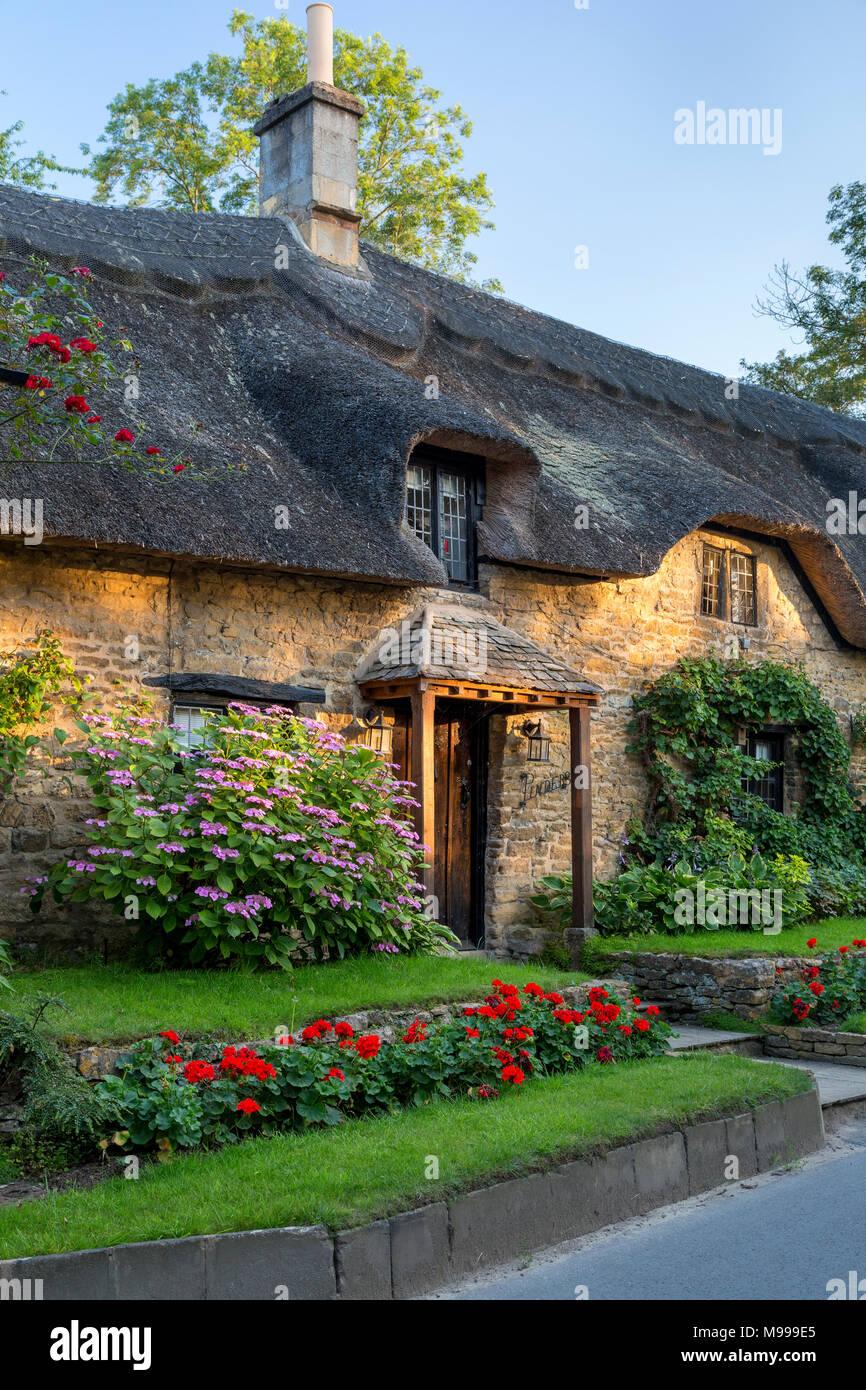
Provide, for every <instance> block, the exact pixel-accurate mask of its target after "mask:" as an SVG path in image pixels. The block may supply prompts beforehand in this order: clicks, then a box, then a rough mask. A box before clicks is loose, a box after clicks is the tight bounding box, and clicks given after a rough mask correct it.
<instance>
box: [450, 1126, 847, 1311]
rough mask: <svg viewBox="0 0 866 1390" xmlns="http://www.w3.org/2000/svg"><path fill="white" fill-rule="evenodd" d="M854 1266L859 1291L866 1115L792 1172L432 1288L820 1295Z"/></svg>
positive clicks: (638, 1295)
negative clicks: (521, 1262)
mask: <svg viewBox="0 0 866 1390" xmlns="http://www.w3.org/2000/svg"><path fill="white" fill-rule="evenodd" d="M852 1270H855V1271H857V1279H858V1280H860V1279H862V1280H863V1287H862V1289H861V1290H860V1298H861V1299H866V1121H860V1122H858V1123H857V1124H852V1125H850V1126H848V1127H847V1128H846V1129H845V1130H844V1131H841V1132H840V1134H839V1135H838V1136H836V1137H835V1138H833V1139H832V1140H831V1146H830V1148H829V1149H825V1150H824V1151H823V1152H822V1153H821V1154H820V1155H817V1156H813V1157H812V1158H810V1159H808V1160H806V1161H805V1162H803V1163H801V1164H800V1165H799V1166H798V1167H797V1168H795V1169H793V1170H789V1171H784V1172H781V1173H778V1174H765V1175H762V1176H761V1177H760V1178H756V1179H751V1180H750V1181H749V1182H747V1183H744V1184H740V1183H737V1184H732V1185H731V1186H730V1187H728V1188H725V1189H724V1190H722V1191H719V1190H717V1191H716V1192H714V1193H710V1194H705V1195H704V1196H702V1197H696V1198H693V1199H691V1200H690V1201H688V1202H683V1203H680V1204H678V1205H676V1206H671V1207H666V1208H664V1209H663V1211H661V1212H656V1213H652V1214H651V1215H650V1216H648V1217H642V1218H638V1219H636V1220H634V1221H629V1222H625V1223H624V1224H623V1225H621V1226H614V1227H609V1228H608V1229H607V1231H605V1232H603V1233H599V1234H598V1235H595V1236H589V1237H586V1238H584V1239H583V1240H582V1241H579V1242H573V1243H572V1244H571V1245H569V1246H561V1247H559V1248H558V1249H557V1250H551V1251H544V1252H541V1254H536V1255H534V1256H533V1257H532V1258H531V1262H529V1261H528V1262H527V1267H526V1268H523V1269H520V1268H517V1267H516V1266H509V1267H508V1269H503V1270H499V1271H494V1272H493V1273H492V1274H490V1275H486V1276H482V1277H481V1278H479V1279H477V1280H473V1281H472V1282H471V1283H467V1284H464V1285H461V1286H455V1287H453V1288H449V1289H443V1290H441V1291H440V1292H438V1293H437V1294H434V1295H433V1297H434V1298H444V1299H459V1300H476V1301H477V1300H495V1299H506V1300H509V1299H517V1300H553V1301H566V1300H567V1301H569V1302H570V1301H573V1300H574V1299H575V1297H577V1296H580V1297H583V1298H586V1297H588V1299H589V1300H590V1301H593V1300H596V1301H598V1300H605V1299H632V1300H645V1299H649V1300H652V1299H657V1300H679V1299H706V1300H710V1301H713V1300H725V1299H756V1300H765V1299H788V1300H790V1299H804V1300H808V1301H812V1300H821V1301H826V1300H827V1299H828V1297H829V1294H828V1291H827V1283H828V1281H829V1280H831V1279H843V1280H844V1281H845V1283H846V1285H848V1284H849V1282H850V1281H849V1272H850V1271H852ZM579 1288H580V1289H585V1290H586V1292H585V1293H581V1294H580V1295H578V1294H577V1293H576V1291H577V1290H578V1289H579ZM849 1297H850V1294H849Z"/></svg>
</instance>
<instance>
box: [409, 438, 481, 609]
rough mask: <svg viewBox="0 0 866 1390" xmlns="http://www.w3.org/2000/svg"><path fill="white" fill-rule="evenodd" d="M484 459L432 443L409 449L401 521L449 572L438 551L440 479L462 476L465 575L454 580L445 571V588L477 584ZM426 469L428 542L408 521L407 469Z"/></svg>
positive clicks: (458, 587) (467, 586)
mask: <svg viewBox="0 0 866 1390" xmlns="http://www.w3.org/2000/svg"><path fill="white" fill-rule="evenodd" d="M484 465H485V460H484V459H483V457H481V456H480V455H477V454H461V453H454V452H452V451H451V450H449V449H438V448H436V447H434V446H433V445H420V446H419V447H418V448H417V449H414V450H413V451H412V454H411V456H410V458H409V461H408V463H407V465H406V471H405V480H404V485H403V520H404V521H405V522H406V524H407V525H408V526H409V528H410V530H411V531H412V534H413V536H415V538H416V539H417V540H419V541H421V544H422V545H426V546H427V547H428V549H429V550H430V551H432V553H433V554H434V555H435V556H436V559H437V560H438V561H439V563H440V565H442V567H443V569H445V572H446V574H448V564H447V560H446V559H445V558H444V557H443V556H442V554H441V553H440V549H441V539H442V538H441V534H440V500H441V493H440V486H441V484H440V479H441V477H442V475H443V474H449V473H450V474H452V475H456V476H458V477H461V478H463V479H464V481H465V483H466V578H465V579H455V578H453V577H452V576H451V575H450V574H448V581H447V583H448V588H456V589H474V588H476V587H477V585H478V539H477V526H478V522H479V521H480V519H481V513H482V509H483V507H484V502H485V486H486V483H485V472H484ZM415 467H418V468H426V469H429V472H430V542H429V544H428V542H427V541H426V540H425V539H424V538H423V537H422V536H420V535H419V534H418V532H417V531H416V530H415V528H414V526H412V525H411V523H410V522H409V516H408V512H409V469H410V468H415Z"/></svg>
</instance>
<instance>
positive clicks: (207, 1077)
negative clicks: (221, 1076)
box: [183, 1062, 215, 1086]
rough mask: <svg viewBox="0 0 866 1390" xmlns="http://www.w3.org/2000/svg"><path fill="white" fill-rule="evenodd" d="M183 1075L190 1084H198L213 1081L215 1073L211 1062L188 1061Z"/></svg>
mask: <svg viewBox="0 0 866 1390" xmlns="http://www.w3.org/2000/svg"><path fill="white" fill-rule="evenodd" d="M183 1075H184V1080H185V1081H188V1082H189V1083H190V1085H192V1086H198V1085H200V1084H201V1082H203V1081H213V1079H214V1075H215V1073H214V1069H213V1067H212V1066H211V1064H210V1062H187V1064H186V1066H185V1067H184V1069H183Z"/></svg>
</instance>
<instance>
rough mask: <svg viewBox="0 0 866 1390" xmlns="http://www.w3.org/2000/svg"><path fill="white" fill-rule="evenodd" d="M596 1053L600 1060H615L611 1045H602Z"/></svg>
mask: <svg viewBox="0 0 866 1390" xmlns="http://www.w3.org/2000/svg"><path fill="white" fill-rule="evenodd" d="M595 1055H596V1057H597V1058H598V1060H599V1061H600V1062H612V1061H613V1053H612V1052H611V1050H610V1048H609V1047H600V1048H599V1049H598V1052H597V1053H596V1054H595Z"/></svg>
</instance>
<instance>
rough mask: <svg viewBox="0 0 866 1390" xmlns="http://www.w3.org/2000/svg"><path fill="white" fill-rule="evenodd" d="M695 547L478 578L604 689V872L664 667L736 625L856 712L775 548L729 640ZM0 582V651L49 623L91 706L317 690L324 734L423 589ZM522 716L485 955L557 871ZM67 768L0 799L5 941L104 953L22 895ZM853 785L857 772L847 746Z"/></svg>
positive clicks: (61, 551)
mask: <svg viewBox="0 0 866 1390" xmlns="http://www.w3.org/2000/svg"><path fill="white" fill-rule="evenodd" d="M706 538H707V539H712V543H713V544H715V545H722V546H727V545H729V544H730V545H731V546H736V545H738V544H739V542H737V541H734V540H732V541H730V542H728V541H727V540H725V539H722V538H720V537H719V536H717V535H713V536H712V537H706ZM703 539H704V537H703V536H702V533H700V532H696V533H694V534H692V535H690V536H688V537H686V538H685V539H684V540H683V541H681V542H680V543H679V544H678V545H676V546H674V547H673V549H672V550H671V551H670V552H669V553H668V554H667V556H666V557H665V559H664V561H663V562H662V565H661V567H660V569H659V571H658V573H657V574H655V575H653V576H651V577H649V578H647V579H620V580H611V581H598V582H590V581H587V580H583V581H577V580H575V579H574V578H573V577H569V576H563V577H562V578H561V579H559V578H556V577H555V576H552V575H550V574H543V573H541V572H536V571H529V570H520V569H517V568H516V567H506V566H498V565H483V566H482V568H481V576H480V595H481V597H480V598H478V599H476V600H474V601H475V602H480V603H482V604H486V605H487V606H488V608H489V611H490V613H491V614H492V615H493V616H495V617H497V618H499V619H500V621H502V622H504V623H506V624H507V625H508V626H510V627H512V628H513V629H515V630H516V631H518V632H520V633H521V634H523V635H525V636H526V637H528V638H530V639H531V640H533V641H534V642H536V643H538V644H539V645H540V646H543V647H545V648H547V649H548V650H550V651H553V652H555V653H556V654H557V655H558V656H559V657H560V658H561V659H563V660H565V661H567V662H568V663H569V664H570V665H572V666H574V667H576V668H578V669H579V670H581V671H582V672H584V673H585V675H586V676H587V677H589V678H590V679H591V680H594V681H595V682H597V683H598V684H599V685H600V686H601V687H602V688H603V691H604V694H603V695H602V699H601V703H600V705H599V707H598V709H597V710H595V711H594V712H593V719H592V741H593V750H592V752H593V816H594V856H595V869H596V872H597V874H599V875H600V876H610V875H611V874H612V873H613V872H614V871H615V869H616V865H617V855H618V840H619V837H620V835H621V833H622V830H623V827H624V826H625V824H626V822H627V820H628V819H629V817H630V816H631V815H632V814H635V813H638V814H639V813H640V812H641V810H642V807H643V804H644V799H645V795H646V785H645V779H644V774H643V769H642V767H641V765H640V763H639V761H638V760H637V759H636V758H635V757H634V756H632V755H629V754H627V753H626V751H625V750H626V744H627V742H628V737H627V733H626V729H627V725H628V722H629V719H630V716H631V702H632V698H633V696H634V695H635V694H637V693H639V692H640V691H642V690H643V689H644V687H645V685H646V683H647V682H649V681H651V680H653V679H655V678H656V677H658V676H659V675H661V674H662V673H663V672H664V671H666V670H668V669H669V668H670V667H671V666H672V665H673V663H674V662H675V661H676V660H677V659H678V658H679V657H681V656H699V655H702V654H705V653H706V652H708V651H711V652H716V653H717V654H719V655H721V654H722V653H723V651H724V644H725V639H726V638H728V637H729V636H730V635H731V634H732V633H734V632H739V633H740V634H741V635H742V634H743V633H744V631H745V632H747V633H748V636H749V638H750V649H749V652H748V654H747V655H748V656H749V657H750V658H751V659H754V660H756V661H757V660H760V659H761V658H763V657H767V656H771V657H774V658H775V659H781V660H801V661H803V662H804V664H805V666H806V670H807V672H808V674H809V675H810V677H811V678H812V679H813V680H814V681H816V683H817V684H818V685H819V686H820V687H821V689H822V690H823V691H824V693H825V695H826V696H827V698H828V699H829V700H830V702H831V704H832V705H833V706H834V708H835V709H836V711H837V713H838V716H839V719H840V724H841V727H842V728H843V731H845V732H846V733H847V731H848V716H849V714H851V713H852V712H853V711H854V710H856V709H858V708H859V706H860V705H861V703H862V702H863V698H864V692H866V653H863V652H860V651H856V650H853V649H840V648H838V647H837V646H836V644H835V643H834V640H833V638H832V637H831V635H830V633H829V632H828V630H827V628H826V627H825V626H824V624H823V622H822V620H821V618H820V617H819V615H818V613H817V612H816V610H815V608H814V607H813V605H812V603H811V601H810V599H809V598H808V596H807V594H806V592H805V590H804V589H803V588H802V586H801V584H800V581H799V579H798V578H797V577H796V575H795V574H794V572H793V570H792V569H791V567H790V566H789V564H788V562H787V560H786V559H785V557H784V555H783V553H782V552H781V551H780V550H778V549H777V548H775V547H774V546H772V545H770V544H764V543H759V542H757V541H756V542H754V543H752V542H750V543H749V547H748V548H749V549H750V550H751V551H752V552H753V553H754V554H755V556H756V557H757V562H758V563H757V574H758V595H757V597H758V613H759V625H758V626H757V627H756V628H750V629H745V630H744V629H742V628H739V629H735V628H734V627H732V625H730V624H728V623H725V622H722V621H720V620H717V619H714V618H706V617H702V616H701V615H700V613H699V597H700V563H701V545H702V540H703ZM0 582H2V586H3V588H2V592H3V595H4V600H5V602H4V604H3V607H2V611H0V647H2V648H3V649H4V650H15V649H17V648H19V647H20V646H21V644H22V643H23V642H24V641H25V640H26V639H27V638H29V637H32V636H33V635H34V634H35V632H36V631H37V630H38V629H39V628H45V627H47V628H51V629H52V630H53V631H54V632H55V633H56V634H57V636H58V637H59V638H60V640H61V642H62V643H63V646H64V648H65V650H66V651H67V653H68V654H69V656H70V657H71V658H72V659H73V661H74V662H75V665H76V667H77V669H78V671H79V672H80V673H81V674H82V675H88V676H90V678H91V686H90V689H91V691H92V692H93V694H95V695H97V696H99V697H101V698H102V699H103V700H104V701H105V702H106V703H110V702H111V701H112V700H113V699H114V698H115V697H116V696H117V694H119V693H120V692H121V691H122V690H123V689H125V688H133V689H138V688H139V685H140V682H141V680H142V679H143V678H144V677H145V676H151V675H158V674H162V673H165V672H167V671H173V672H183V671H185V670H186V671H202V670H212V671H221V672H224V673H226V674H232V675H238V676H245V677H249V678H252V679H260V680H265V681H292V682H294V683H297V684H307V685H315V686H324V687H325V689H326V691H327V701H326V704H325V705H324V707H322V706H315V707H314V706H310V707H304V706H302V707H301V709H300V713H302V714H306V715H310V716H315V717H317V718H323V719H325V720H327V722H328V723H329V724H330V725H332V726H333V727H335V728H345V727H346V726H347V725H349V724H350V723H351V722H352V718H353V715H354V714H356V713H359V712H360V711H361V710H362V709H363V707H364V705H365V702H364V700H363V697H362V696H361V694H360V692H359V690H358V689H357V687H356V686H355V684H354V681H353V671H354V669H355V667H356V665H357V663H358V661H359V660H360V659H361V657H362V656H363V655H364V654H365V653H366V652H367V651H368V650H369V647H370V645H371V643H372V642H373V641H374V640H375V637H376V634H377V633H378V632H379V631H380V630H381V628H383V627H385V626H388V625H392V624H393V625H396V624H399V622H400V621H401V619H402V618H403V617H405V615H406V612H407V611H408V610H409V609H410V608H412V607H415V606H417V604H419V603H420V602H422V601H423V600H424V599H426V598H431V597H435V596H436V593H437V591H436V590H419V589H417V588H414V589H407V588H405V587H401V586H395V585H384V584H376V583H360V582H357V581H351V582H350V581H346V580H338V579H322V578H314V577H310V576H303V575H295V574H288V573H270V572H268V573H265V572H254V571H249V570H241V569H221V568H219V567H217V566H213V565H206V564H190V563H187V562H185V561H182V560H179V559H178V560H175V561H172V560H170V559H160V558H141V557H137V556H132V555H122V554H120V553H119V552H118V553H111V552H107V551H103V550H95V549H94V550H84V549H81V550H74V549H65V548H60V547H56V548H55V547H50V546H47V545H44V546H41V547H30V548H29V549H28V550H27V551H26V552H25V551H24V549H23V546H22V545H21V544H20V542H19V541H17V540H16V541H15V543H12V542H9V543H4V544H3V545H2V546H0ZM449 598H451V599H452V600H453V598H454V594H453V592H451V593H449ZM130 639H132V642H131V640H130ZM130 652H134V653H135V655H134V657H133V656H130V655H129V653H130ZM154 698H155V710H156V712H157V713H161V714H164V715H165V717H166V718H167V717H168V713H169V707H168V701H167V700H166V699H165V697H164V696H163V694H162V693H160V692H157V693H156V695H155V697H154ZM524 719H525V716H517V717H512V718H509V717H507V716H506V715H504V714H494V715H493V716H492V717H491V721H490V766H489V779H488V842H487V853H486V866H485V868H486V930H487V945H488V947H489V948H492V949H494V950H496V951H497V952H499V953H501V954H503V955H514V956H518V957H523V958H525V957H527V956H531V955H533V954H535V953H536V952H537V951H538V950H540V949H541V947H542V946H543V944H544V942H545V940H546V939H547V938H546V934H545V931H544V929H543V927H542V926H541V924H540V923H539V921H538V919H537V917H536V915H535V913H534V910H533V909H532V907H531V906H530V905H529V902H528V899H529V896H530V894H531V893H532V892H533V891H534V883H535V881H536V880H537V879H538V878H539V877H541V876H542V875H544V874H548V873H556V872H563V871H567V870H568V868H569V867H570V857H569V855H570V839H569V819H568V791H567V789H566V788H565V787H562V788H554V789H553V790H551V791H549V792H548V793H547V794H546V795H544V796H542V797H535V798H530V799H529V800H528V801H527V804H526V805H521V802H522V800H523V796H524V785H523V782H522V781H521V775H522V774H524V773H526V772H527V770H532V769H531V768H530V767H528V765H527V762H526V739H525V737H524V736H523V735H522V733H521V726H522V724H523V722H524ZM55 722H62V721H55ZM67 723H68V721H67ZM544 723H545V726H546V730H547V733H548V734H549V735H550V737H551V762H550V764H549V765H545V767H544V769H543V774H544V776H545V777H550V778H556V777H557V776H558V775H559V774H561V773H564V772H566V771H567V766H568V762H567V760H568V743H567V717H566V716H565V715H561V714H552V715H545V716H544ZM70 727H71V725H70ZM70 746H71V741H70V744H68V745H67V748H68V747H70ZM535 770H536V771H537V769H535ZM68 771H69V762H68V759H66V760H65V761H61V762H59V763H58V764H57V765H56V766H54V767H51V768H39V767H37V768H34V769H33V771H32V773H31V775H29V776H28V778H27V780H26V782H25V783H24V784H23V785H21V786H19V787H18V788H16V790H15V791H14V792H13V794H12V795H11V796H10V797H7V798H6V799H5V801H3V802H2V804H0V933H2V935H4V936H7V937H13V938H15V939H16V940H18V941H19V942H20V943H24V944H26V943H32V944H36V945H40V946H42V945H45V946H51V947H55V948H56V947H60V948H67V947H69V946H79V947H80V946H84V947H85V948H88V947H91V948H99V949H101V948H102V946H103V943H104V942H105V941H106V940H107V941H108V949H109V950H113V949H115V948H116V947H117V946H118V945H119V944H120V942H121V941H122V940H123V938H124V937H125V936H126V935H127V934H128V932H129V928H128V926H127V925H126V924H125V923H123V922H122V921H121V920H119V919H117V918H116V917H114V916H113V915H111V914H108V913H107V912H105V911H100V910H99V909H94V908H92V907H91V906H90V905H87V904H85V905H83V906H81V905H78V906H72V907H66V906H64V907H61V908H58V907H57V906H56V905H53V904H48V903H46V905H45V907H44V909H43V912H42V914H41V915H40V916H39V917H37V918H34V917H33V916H32V914H31V913H30V912H29V910H28V906H27V903H28V899H27V898H26V897H25V896H23V895H21V894H20V892H19V890H20V888H21V887H22V885H23V883H24V879H25V877H26V876H27V875H34V874H39V873H43V872H45V870H46V869H47V868H48V866H49V865H50V864H51V863H53V862H54V861H56V860H57V859H59V858H61V857H64V856H68V854H69V852H70V851H72V850H73V849H74V848H76V847H78V846H80V845H85V846H86V845H87V844H88V843H91V841H90V840H89V839H88V834H89V832H87V831H86V830H85V829H84V828H83V822H84V819H85V817H86V816H87V814H88V813H89V812H88V801H87V788H86V786H85V784H84V783H83V781H81V780H76V781H74V782H73V786H72V788H71V789H70V788H69V787H68V786H66V785H65V784H64V782H63V781H62V780H61V779H62V777H63V775H64V773H68ZM855 771H859V772H863V771H866V762H864V759H863V756H862V754H861V753H860V752H859V751H858V752H857V755H856V767H855ZM43 772H45V773H46V774H47V775H46V776H45V777H43V776H42V775H41V774H42V773H43ZM787 781H788V786H787V792H788V793H789V794H790V795H791V796H792V797H793V796H795V795H796V778H795V777H794V776H793V774H791V775H790V776H789V777H788V779H787ZM732 988H733V986H732ZM740 1002H747V1001H740ZM755 1007H757V1005H755Z"/></svg>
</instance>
